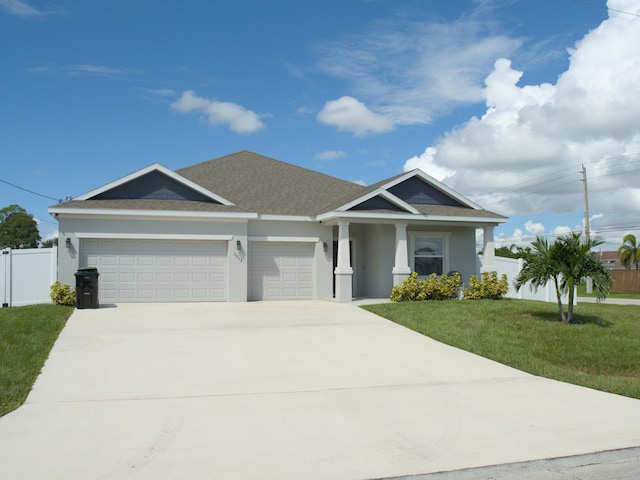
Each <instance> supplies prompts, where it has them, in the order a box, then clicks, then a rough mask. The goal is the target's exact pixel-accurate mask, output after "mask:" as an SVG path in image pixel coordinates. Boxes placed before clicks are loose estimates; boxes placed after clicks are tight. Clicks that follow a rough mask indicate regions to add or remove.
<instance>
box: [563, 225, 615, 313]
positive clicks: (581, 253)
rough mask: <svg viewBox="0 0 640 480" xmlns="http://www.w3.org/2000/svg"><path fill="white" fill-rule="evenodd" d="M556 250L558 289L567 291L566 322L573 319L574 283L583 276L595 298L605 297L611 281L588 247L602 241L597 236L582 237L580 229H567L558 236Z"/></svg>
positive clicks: (599, 299) (578, 282) (597, 244)
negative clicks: (568, 231) (587, 279)
mask: <svg viewBox="0 0 640 480" xmlns="http://www.w3.org/2000/svg"><path fill="white" fill-rule="evenodd" d="M556 242H557V243H558V245H559V247H558V252H557V253H558V254H559V259H560V278H561V281H560V289H561V290H562V291H563V292H566V293H568V294H569V299H568V312H567V318H566V322H567V323H571V322H572V321H573V304H574V300H575V291H576V287H577V286H578V285H579V284H580V282H581V281H582V280H583V279H585V278H590V279H591V281H592V282H593V289H594V291H595V292H596V294H597V299H598V301H602V300H604V299H605V298H607V295H609V292H610V291H611V286H612V285H613V278H612V277H611V274H610V273H609V271H608V270H607V269H606V268H605V267H604V263H603V262H602V261H600V260H599V259H598V258H597V257H596V256H595V255H593V254H592V253H591V250H592V249H593V248H595V247H597V246H599V245H602V244H603V243H604V240H602V239H600V238H597V237H593V238H591V237H587V238H584V239H583V238H582V234H580V233H575V232H572V233H568V234H566V235H563V236H561V237H559V238H558V239H557V240H556Z"/></svg>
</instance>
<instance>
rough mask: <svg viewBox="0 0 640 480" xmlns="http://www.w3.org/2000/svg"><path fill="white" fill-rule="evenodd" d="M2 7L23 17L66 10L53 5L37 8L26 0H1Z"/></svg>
mask: <svg viewBox="0 0 640 480" xmlns="http://www.w3.org/2000/svg"><path fill="white" fill-rule="evenodd" d="M0 8H1V9H3V10H4V11H6V12H7V13H8V14H9V15H15V16H17V17H22V18H37V17H43V16H45V15H52V14H60V13H64V12H65V11H64V9H61V8H58V7H51V6H49V7H47V8H36V7H34V6H32V5H30V4H29V2H25V1H24V0H0Z"/></svg>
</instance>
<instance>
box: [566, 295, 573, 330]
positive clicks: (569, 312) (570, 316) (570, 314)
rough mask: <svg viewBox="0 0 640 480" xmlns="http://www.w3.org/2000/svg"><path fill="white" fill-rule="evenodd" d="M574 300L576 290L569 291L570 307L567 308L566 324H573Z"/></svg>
mask: <svg viewBox="0 0 640 480" xmlns="http://www.w3.org/2000/svg"><path fill="white" fill-rule="evenodd" d="M573 300H574V288H573V287H571V289H570V290H569V305H568V306H567V319H566V320H565V323H571V322H573Z"/></svg>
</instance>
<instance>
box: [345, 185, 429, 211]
mask: <svg viewBox="0 0 640 480" xmlns="http://www.w3.org/2000/svg"><path fill="white" fill-rule="evenodd" d="M377 196H380V197H382V198H384V199H385V200H388V201H389V202H391V203H393V204H394V205H395V206H396V207H400V208H403V209H405V210H407V211H408V212H411V213H415V214H420V212H419V211H418V210H416V209H415V208H414V207H412V206H411V205H409V204H408V203H407V202H405V201H404V200H402V199H400V198H398V197H396V196H395V195H394V194H393V193H390V192H388V191H387V190H385V189H383V188H378V189H377V190H374V191H373V192H369V193H367V194H366V195H363V196H361V197H358V198H356V199H355V200H352V201H351V202H349V203H346V204H344V205H342V206H341V207H338V208H336V211H338V212H344V211H347V210H349V209H351V208H353V207H357V206H358V205H360V204H361V203H364V202H366V201H367V200H371V199H372V198H375V197H377Z"/></svg>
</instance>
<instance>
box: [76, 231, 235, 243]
mask: <svg viewBox="0 0 640 480" xmlns="http://www.w3.org/2000/svg"><path fill="white" fill-rule="evenodd" d="M75 235H76V238H78V239H80V240H84V239H105V240H212V241H226V242H229V241H231V240H233V235H188V234H183V233H100V232H78V233H76V234H75Z"/></svg>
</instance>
